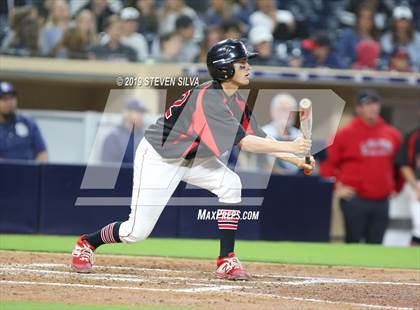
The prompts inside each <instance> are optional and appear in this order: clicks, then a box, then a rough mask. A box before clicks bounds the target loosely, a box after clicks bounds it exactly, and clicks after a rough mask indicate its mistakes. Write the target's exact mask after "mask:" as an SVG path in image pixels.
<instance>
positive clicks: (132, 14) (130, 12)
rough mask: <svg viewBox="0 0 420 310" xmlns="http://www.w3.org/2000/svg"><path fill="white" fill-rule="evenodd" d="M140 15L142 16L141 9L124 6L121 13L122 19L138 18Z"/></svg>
mask: <svg viewBox="0 0 420 310" xmlns="http://www.w3.org/2000/svg"><path fill="white" fill-rule="evenodd" d="M139 16H140V14H139V11H137V10H136V9H135V8H133V7H128V8H124V9H122V10H121V13H120V17H121V20H124V21H128V20H137V19H138V18H139Z"/></svg>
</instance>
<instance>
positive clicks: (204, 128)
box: [192, 83, 221, 156]
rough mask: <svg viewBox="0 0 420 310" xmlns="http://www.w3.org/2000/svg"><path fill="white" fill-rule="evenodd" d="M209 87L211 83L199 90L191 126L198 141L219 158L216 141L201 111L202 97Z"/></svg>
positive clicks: (202, 110)
mask: <svg viewBox="0 0 420 310" xmlns="http://www.w3.org/2000/svg"><path fill="white" fill-rule="evenodd" d="M210 86H211V83H209V84H208V85H207V86H205V87H204V88H203V89H201V90H200V92H199V93H198V96H197V106H196V109H195V111H194V113H193V114H192V124H193V129H194V131H195V132H196V134H197V135H198V136H199V137H200V139H201V140H202V141H203V142H204V143H205V144H206V145H207V146H208V147H209V149H210V150H211V151H212V152H213V153H214V154H215V155H216V156H220V155H221V153H220V150H219V148H218V147H217V144H216V141H215V139H214V137H213V133H212V132H211V129H210V128H209V126H208V124H207V120H206V115H205V113H204V109H203V96H204V94H205V93H206V90H207V88H209V87H210Z"/></svg>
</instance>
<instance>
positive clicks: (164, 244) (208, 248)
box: [0, 234, 420, 269]
mask: <svg viewBox="0 0 420 310" xmlns="http://www.w3.org/2000/svg"><path fill="white" fill-rule="evenodd" d="M76 238H77V237H74V236H73V237H72V236H50V235H48V236H44V235H5V234H3V235H0V249H1V250H19V251H41V252H61V253H63V252H64V253H69V254H70V252H71V250H72V248H73V245H74V242H75V240H76ZM218 248H219V242H218V241H217V240H204V239H203V240H201V239H157V238H150V239H147V240H146V241H143V242H141V243H138V244H133V245H128V244H112V245H104V246H102V247H100V248H99V249H98V253H103V254H118V255H141V256H162V257H182V258H198V259H215V258H216V256H217V254H218ZM236 250H237V253H238V256H239V257H240V258H241V260H243V261H255V262H272V263H288V264H316V265H338V266H363V267H386V268H409V269H420V248H419V247H409V248H404V247H384V246H381V245H367V244H351V245H348V244H335V243H304V242H268V241H242V240H239V241H237V243H236Z"/></svg>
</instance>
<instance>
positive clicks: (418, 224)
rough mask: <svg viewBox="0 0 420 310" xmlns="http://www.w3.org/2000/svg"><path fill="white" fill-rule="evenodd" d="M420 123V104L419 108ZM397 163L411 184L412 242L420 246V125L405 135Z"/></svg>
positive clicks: (419, 117) (409, 184)
mask: <svg viewBox="0 0 420 310" xmlns="http://www.w3.org/2000/svg"><path fill="white" fill-rule="evenodd" d="M417 116H418V119H419V124H420V105H419V107H418V109H417ZM396 163H397V165H398V166H399V167H400V171H401V174H402V176H403V177H404V179H405V180H406V181H407V183H408V186H409V195H410V202H409V205H410V212H411V223H412V238H411V244H412V245H417V246H420V126H419V125H418V126H417V128H415V129H413V130H411V131H410V132H408V133H407V134H406V136H405V137H404V142H403V145H402V147H401V150H400V152H399V153H398V155H397V157H396Z"/></svg>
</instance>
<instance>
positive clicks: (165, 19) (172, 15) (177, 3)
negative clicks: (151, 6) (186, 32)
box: [158, 0, 203, 41]
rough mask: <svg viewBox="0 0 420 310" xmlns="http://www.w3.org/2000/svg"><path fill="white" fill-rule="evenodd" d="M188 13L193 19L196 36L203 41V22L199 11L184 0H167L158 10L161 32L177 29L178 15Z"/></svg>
mask: <svg viewBox="0 0 420 310" xmlns="http://www.w3.org/2000/svg"><path fill="white" fill-rule="evenodd" d="M182 15H186V16H188V17H190V18H191V19H192V20H193V24H194V38H195V39H196V40H197V41H201V39H202V38H203V24H202V22H201V20H200V19H199V17H198V15H197V13H196V12H195V11H194V10H193V9H192V8H190V7H189V6H187V5H186V4H185V1H184V0H165V1H164V2H163V5H162V7H161V8H160V9H159V11H158V17H159V33H160V34H161V35H162V34H166V33H168V32H173V31H175V28H176V25H175V23H176V20H177V19H178V17H180V16H182Z"/></svg>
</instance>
